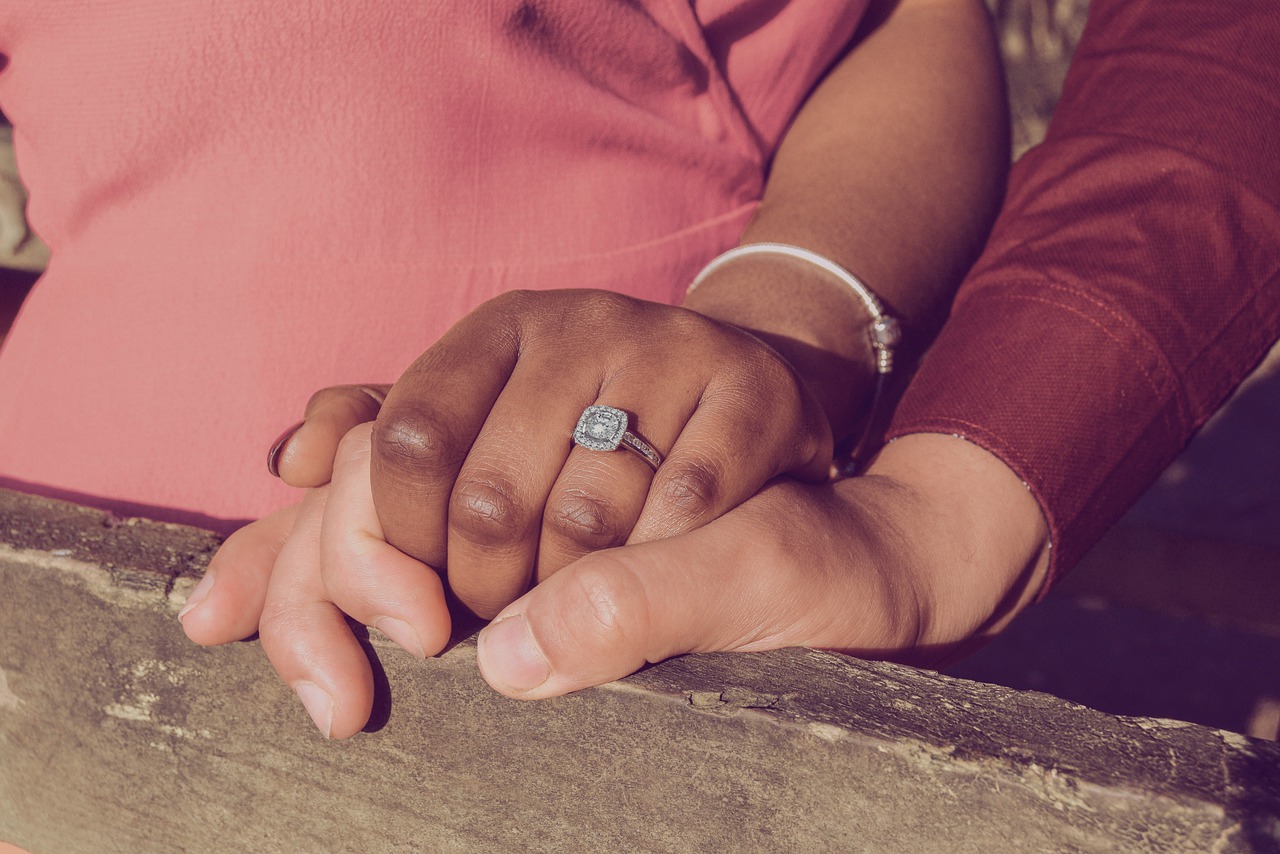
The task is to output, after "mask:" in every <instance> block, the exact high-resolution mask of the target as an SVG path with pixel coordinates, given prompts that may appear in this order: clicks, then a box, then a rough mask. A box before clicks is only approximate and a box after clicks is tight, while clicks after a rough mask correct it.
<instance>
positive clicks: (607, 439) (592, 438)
mask: <svg viewBox="0 0 1280 854" xmlns="http://www.w3.org/2000/svg"><path fill="white" fill-rule="evenodd" d="M573 443H574V444H575V445H579V446H581V447H583V448H586V449H587V450H589V451H616V450H618V448H626V449H627V450H628V451H632V452H633V453H636V454H638V455H639V456H640V458H641V459H643V460H644V461H645V462H646V463H648V464H649V465H650V467H651V468H652V469H653V470H654V471H657V470H658V466H660V465H662V454H659V453H658V452H657V451H656V450H655V449H654V447H653V446H652V445H650V444H649V443H648V442H646V441H645V440H644V439H641V438H640V437H639V436H637V435H636V434H635V433H632V432H631V431H629V430H628V429H627V413H625V412H623V411H622V410H621V409H614V408H613V407H612V406H599V405H596V406H588V407H587V408H586V409H584V410H583V411H582V417H581V418H579V419H578V426H577V427H575V428H573Z"/></svg>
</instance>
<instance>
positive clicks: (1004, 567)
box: [867, 433, 1050, 653]
mask: <svg viewBox="0 0 1280 854" xmlns="http://www.w3.org/2000/svg"><path fill="white" fill-rule="evenodd" d="M867 475H868V476H879V477H885V478H889V479H890V480H892V481H893V482H894V483H896V484H897V485H899V486H900V487H902V488H903V489H904V491H905V492H906V494H907V495H908V496H909V501H908V505H907V506H908V508H909V509H908V510H907V511H906V518H899V519H898V523H899V527H900V529H901V530H903V531H904V532H905V533H906V534H907V535H908V536H909V537H911V540H912V546H913V548H914V554H913V559H914V562H915V567H914V568H915V569H916V571H917V581H918V591H919V597H920V602H921V627H920V635H921V637H920V641H919V644H920V645H921V646H933V647H943V648H946V649H948V650H949V651H950V652H952V653H954V652H956V651H959V650H962V649H963V648H964V647H965V646H966V645H967V644H969V643H973V642H981V640H982V639H985V638H987V637H990V636H993V635H995V634H998V633H999V632H1000V631H1001V630H1003V629H1004V627H1005V626H1006V625H1008V623H1009V622H1010V621H1011V620H1012V619H1013V618H1014V617H1015V616H1017V614H1018V613H1020V612H1021V611H1022V609H1023V608H1025V607H1026V606H1027V605H1029V604H1031V602H1032V601H1034V599H1035V597H1036V595H1037V594H1038V593H1039V592H1040V589H1041V587H1042V586H1043V584H1044V580H1045V578H1046V575H1047V572H1048V566H1049V548H1050V543H1049V528H1048V524H1047V522H1046V521H1045V517H1044V513H1043V511H1042V510H1041V508H1040V505H1039V503H1038V502H1037V501H1036V499H1035V497H1034V496H1033V495H1032V494H1031V492H1030V491H1029V490H1028V489H1027V487H1026V485H1025V484H1023V482H1022V481H1021V480H1020V479H1019V477H1018V476H1017V475H1016V474H1015V473H1014V472H1013V470H1012V469H1010V468H1009V467H1008V466H1007V465H1006V464H1005V463H1004V462H1003V461H1001V460H1000V459H999V458H998V457H996V456H995V455H994V454H991V453H990V452H988V451H986V450H985V449H983V448H981V447H979V446H977V445H975V444H973V443H971V442H968V441H966V440H964V439H962V438H959V437H956V436H947V435H942V434H933V433H921V434H914V435H908V436H903V437H901V438H899V439H898V440H896V441H894V442H892V443H890V444H889V445H887V446H886V447H885V448H883V449H882V450H881V451H880V453H879V454H878V455H877V456H876V458H875V460H874V461H873V462H872V464H871V465H870V467H869V468H868V470H867Z"/></svg>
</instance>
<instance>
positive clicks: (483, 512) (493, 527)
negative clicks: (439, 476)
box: [449, 476, 533, 546]
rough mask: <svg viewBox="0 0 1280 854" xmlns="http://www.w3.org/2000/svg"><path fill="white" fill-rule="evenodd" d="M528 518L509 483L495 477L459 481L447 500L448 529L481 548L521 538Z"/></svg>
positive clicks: (530, 518) (530, 521) (529, 517)
mask: <svg viewBox="0 0 1280 854" xmlns="http://www.w3.org/2000/svg"><path fill="white" fill-rule="evenodd" d="M532 515H533V514H531V513H530V512H529V511H528V509H527V508H526V507H525V505H524V502H522V501H521V500H520V499H519V498H518V496H517V493H516V490H515V489H514V488H513V486H512V485H511V483H510V482H509V481H507V480H505V479H504V478H499V477H492V476H490V477H476V476H472V477H467V478H465V479H463V478H459V480H458V482H457V484H455V486H454V489H453V495H452V496H451V497H450V499H449V525H450V526H451V527H453V528H455V529H457V530H458V531H459V533H461V534H462V535H463V536H464V537H465V538H466V539H467V540H469V541H470V542H472V543H475V544H477V545H481V546H500V545H505V544H508V543H512V542H515V541H516V540H519V539H521V538H522V537H524V536H525V535H526V534H527V533H528V531H529V529H530V527H531V524H532Z"/></svg>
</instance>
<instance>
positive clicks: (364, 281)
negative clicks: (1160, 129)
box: [0, 0, 866, 528]
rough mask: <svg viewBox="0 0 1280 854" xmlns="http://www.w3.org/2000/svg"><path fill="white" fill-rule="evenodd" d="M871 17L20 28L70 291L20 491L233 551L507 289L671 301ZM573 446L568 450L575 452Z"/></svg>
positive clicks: (238, 7) (396, 2) (5, 440)
mask: <svg viewBox="0 0 1280 854" xmlns="http://www.w3.org/2000/svg"><path fill="white" fill-rule="evenodd" d="M865 3H866V0H792V2H782V0H778V2H765V3H761V2H758V0H694V2H685V0H433V1H432V2H426V0H302V2H290V3H271V4H268V3H261V2H250V0H216V2H215V1H214V0H113V2H111V3H89V2H84V0H5V3H4V8H3V11H0V68H3V70H2V71H0V109H3V111H4V112H5V113H6V114H7V115H8V117H9V118H10V120H11V121H12V122H13V123H14V126H15V140H16V145H17V153H18V159H19V168H20V170H21V172H22V175H23V177H24V180H25V181H26V183H27V184H28V186H29V189H30V191H31V206H30V211H29V213H30V216H31V219H32V222H33V224H34V226H35V228H36V230H37V231H38V232H39V233H40V234H41V235H42V236H43V237H44V239H45V240H46V241H47V242H48V243H49V245H50V247H51V248H52V253H53V256H52V262H51V264H50V267H49V269H48V272H47V273H46V274H45V276H44V277H43V278H42V279H41V280H40V282H39V283H38V284H37V286H36V288H35V289H34V291H33V292H32V294H31V296H30V298H29V299H28V301H27V304H26V305H25V306H24V307H23V309H22V313H21V314H20V316H19V318H18V320H17V323H16V324H15V327H14V329H13V331H12V333H11V335H10V336H9V338H8V340H7V342H6V343H5V345H4V349H3V351H2V352H0V484H4V485H9V486H16V487H18V488H24V489H28V490H33V491H40V492H45V493H50V494H66V495H71V496H74V497H76V498H78V499H80V500H82V501H88V502H90V503H95V504H99V505H103V506H108V507H113V508H115V509H118V510H122V511H126V512H139V511H140V512H144V513H147V514H149V515H152V516H159V517H161V518H170V519H188V520H196V521H202V522H204V523H205V524H213V525H215V526H219V527H223V528H226V527H230V524H229V523H234V521H235V520H243V519H246V518H251V517H256V516H260V515H262V514H264V513H266V512H268V511H271V510H273V509H275V508H277V507H279V506H282V505H284V504H286V503H288V502H289V501H291V500H292V499H293V497H294V493H293V492H292V491H291V490H289V489H288V488H287V487H285V486H283V485H282V484H280V483H279V482H277V481H275V480H273V479H272V478H270V477H269V476H268V475H267V474H266V471H265V467H264V462H263V460H264V454H265V449H266V447H267V445H268V444H269V443H270V441H271V440H272V439H273V438H274V437H275V435H276V434H277V433H278V432H279V431H280V430H281V429H282V428H283V427H284V426H287V425H288V424H290V423H292V422H293V421H294V420H296V418H297V417H299V415H300V413H301V412H302V409H303V406H304V405H305V403H306V400H307V398H308V396H309V395H310V394H311V393H312V392H313V391H315V390H316V389H318V388H321V387H323V386H327V385H332V384H337V383H353V382H374V381H390V380H393V379H395V377H396V376H398V374H399V372H400V371H401V370H403V369H404V368H405V367H406V366H407V365H408V364H409V363H410V362H411V361H412V360H413V359H414V358H415V357H416V356H417V355H418V354H419V353H420V352H421V351H422V350H424V349H425V348H426V347H428V346H429V345H430V344H431V343H432V342H433V341H434V340H435V339H436V338H437V337H438V336H439V335H440V334H441V333H442V332H443V331H444V330H445V329H447V328H448V327H449V326H450V325H451V324H452V323H453V322H454V321H456V320H457V319H458V318H459V317H460V316H462V315H463V314H465V313H466V312H467V311H469V310H470V309H472V308H473V307H475V306H476V305H477V304H478V303H480V302H482V301H484V300H485V299H487V298H489V297H491V296H493V295H495V294H498V293H500V292H502V291H506V290H509V289H512V288H559V287H593V288H607V289H610V290H614V291H619V292H623V293H628V294H632V295H635V296H638V297H643V298H646V299H653V300H662V301H675V300H677V299H678V298H679V297H680V296H681V295H682V294H683V291H684V289H685V287H686V285H687V283H688V281H689V279H690V277H691V276H692V274H693V273H694V272H695V271H696V269H697V268H698V267H699V266H700V265H701V264H702V263H703V262H705V261H706V260H707V259H708V258H709V257H711V256H712V255H714V254H715V253H716V252H718V251H720V250H722V249H723V248H725V247H726V246H728V245H730V244H732V243H733V242H734V241H735V240H736V238H737V236H738V234H739V232H740V230H741V229H742V227H743V225H744V224H745V222H746V220H747V219H748V218H749V216H750V215H751V213H752V212H753V210H754V207H755V204H756V202H757V200H758V199H759V198H760V194H761V189H762V184H763V180H764V175H765V170H766V167H767V164H768V162H769V158H770V157H771V155H772V152H773V151H774V149H775V147H776V145H777V144H778V141H779V139H780V137H781V135H782V133H783V131H784V130H785V128H786V126H787V124H788V122H789V120H790V119H791V117H792V115H793V114H794V112H795V111H796V109H797V107H798V105H799V104H800V102H801V101H802V99H803V98H804V96H805V94H806V93H807V92H808V90H809V89H810V88H811V87H812V86H813V84H814V83H815V82H816V80H817V79H819V78H820V77H821V75H822V73H823V71H824V70H825V69H826V68H827V67H828V66H829V65H830V64H831V62H832V61H833V60H834V59H835V58H836V57H837V56H838V54H839V52H840V51H841V49H842V48H843V47H844V46H845V45H846V43H847V42H848V41H849V39H850V37H851V35H852V33H853V30H854V29H855V27H856V25H857V23H858V20H859V18H860V16H861V14H862V12H863V8H864V6H865ZM566 429H567V428H566Z"/></svg>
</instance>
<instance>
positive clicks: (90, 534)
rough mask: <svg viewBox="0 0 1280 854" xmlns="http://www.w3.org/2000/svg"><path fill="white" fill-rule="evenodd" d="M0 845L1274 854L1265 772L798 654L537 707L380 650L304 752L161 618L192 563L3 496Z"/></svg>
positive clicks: (1206, 751)
mask: <svg viewBox="0 0 1280 854" xmlns="http://www.w3.org/2000/svg"><path fill="white" fill-rule="evenodd" d="M0 541H3V544H0V626H2V627H3V631H2V633H0V839H6V840H8V841H11V842H14V843H17V844H19V845H23V846H25V847H27V848H29V849H30V850H31V851H33V852H36V854H44V852H58V854H64V852H65V853H66V854H74V852H80V851H85V852H112V851H128V852H138V851H190V852H200V851H228V850H254V851H300V850H324V851H371V850H377V851H512V850H531V851H585V850H626V851H698V850H704V849H707V850H725V851H754V850H759V851H801V850H814V851H875V852H884V851H890V852H891V851H948V852H969V851H972V852H1004V851H1010V852H1013V851H1017V852H1024V851H1055V852H1056V851H1089V852H1092V851H1099V852H1101V851H1135V850H1136V851H1144V850H1145V851H1270V850H1276V848H1277V847H1280V746H1277V745H1275V744H1272V743H1269V742H1262V741H1254V740H1251V739H1248V738H1245V737H1243V736H1239V735H1235V734H1230V733H1225V732H1221V731H1215V730H1210V729H1206V728H1203V727H1199V726H1194V725H1189V724H1181V723H1178V722H1174V721H1161V720H1153V719H1141V718H1120V717H1113V716H1109V715H1106V714H1102V713H1100V712H1095V711H1092V710H1089V709H1086V708H1083V707H1080V706H1073V705H1071V704H1068V703H1065V702H1063V701H1060V700H1057V699H1055V698H1052V697H1049V696H1047V695H1044V694H1035V693H1024V692H1017V691H1012V690H1009V689H1006V688H999V687H995V686H990V685H981V684H977V683H971V682H964V681H960V680H955V679H950V678H947V677H943V676H939V675H937V674H933V673H929V672H924V671H917V670H912V669H909V668H903V667H897V666H893V665H887V664H875V663H867V662H860V661H856V660H854V659H850V658H847V657H844V656H840V655H835V654H830V653H822V652H814V651H807V650H784V651H781V652H777V653H770V654H763V655H718V656H715V655H712V656H689V657H684V658H680V659H676V660H673V661H669V662H666V663H664V664H661V665H658V666H656V667H653V668H650V669H649V670H647V671H645V672H643V673H640V674H637V675H636V676H633V677H631V678H629V679H627V680H624V681H622V682H619V683H616V684H614V685H609V686H605V687H603V688H599V689H593V690H588V691H583V692H580V693H578V694H575V695H573V696H570V697H565V698H561V699H558V700H552V701H545V702H537V703H520V702H516V701H512V700H508V699H505V698H503V697H500V696H498V695H496V694H494V693H493V692H492V691H490V690H489V689H488V687H487V686H486V685H485V684H484V683H483V682H482V681H481V680H480V678H479V677H478V675H477V673H476V670H475V666H474V656H475V650H474V646H473V644H472V642H471V641H469V640H464V641H462V642H460V643H458V644H456V645H455V646H454V647H453V648H452V649H450V650H449V651H448V652H447V653H445V654H444V655H442V656H440V657H439V658H436V659H433V660H430V661H427V662H425V663H423V662H418V661H416V660H414V659H411V658H410V657H408V656H406V655H404V654H403V653H398V652H397V651H396V650H395V649H394V648H392V647H391V646H390V645H389V644H384V643H382V642H381V640H379V639H378V638H376V637H375V638H373V639H371V640H370V641H369V644H368V651H369V653H370V654H371V656H373V658H374V660H375V661H377V662H379V665H380V666H379V667H378V670H379V674H380V675H379V684H380V689H381V694H382V702H381V703H380V704H379V709H378V712H377V713H376V714H375V721H374V724H373V726H372V727H371V731H369V732H367V733H364V734H361V735H360V736H358V737H357V738H355V739H352V740H350V741H347V742H325V741H323V740H322V739H321V738H319V736H317V734H316V733H315V730H314V728H313V727H312V726H311V724H310V723H309V721H308V719H307V718H306V715H305V713H304V712H303V711H302V709H301V707H300V706H299V705H298V704H297V702H296V701H295V700H294V699H293V697H292V695H291V693H290V691H289V690H288V689H287V688H286V687H285V686H284V685H282V684H280V683H279V682H278V680H276V679H275V677H274V676H273V674H272V672H271V671H270V669H269V667H268V666H267V664H266V661H265V659H264V657H263V656H262V654H261V650H260V649H258V645H257V644H256V643H254V642H246V643H240V644H232V645H229V646H226V647H221V648H216V649H201V648H198V647H195V646H193V645H191V644H190V643H188V642H187V641H186V639H185V638H184V636H183V635H182V633H181V631H180V629H179V626H178V624H177V621H176V619H175V614H176V611H177V608H178V606H179V604H180V602H181V600H182V597H183V595H184V593H185V590H187V589H189V588H190V586H191V585H192V583H193V581H194V579H195V578H196V577H197V576H198V575H199V573H200V572H201V570H202V567H203V565H204V563H205V562H206V561H207V559H208V556H209V555H210V552H211V550H212V549H214V548H215V547H216V543H217V540H216V539H215V538H214V537H212V536H211V535H208V534H205V533H203V532H199V531H195V530H193V529H187V528H181V527H177V526H162V525H155V524H152V523H146V522H136V521H135V522H122V521H120V520H114V519H111V518H110V517H108V516H105V515H104V514H101V513H98V512H96V511H90V510H85V509H83V508H78V507H74V506H71V505H65V504H60V503H57V502H49V501H45V500H42V499H34V498H30V497H25V496H18V495H16V494H13V493H3V492H0Z"/></svg>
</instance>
